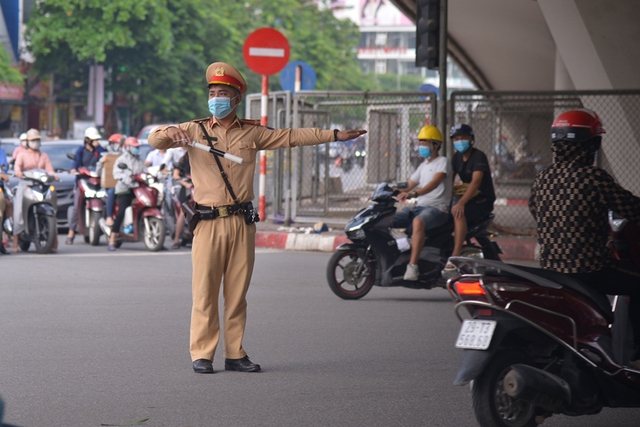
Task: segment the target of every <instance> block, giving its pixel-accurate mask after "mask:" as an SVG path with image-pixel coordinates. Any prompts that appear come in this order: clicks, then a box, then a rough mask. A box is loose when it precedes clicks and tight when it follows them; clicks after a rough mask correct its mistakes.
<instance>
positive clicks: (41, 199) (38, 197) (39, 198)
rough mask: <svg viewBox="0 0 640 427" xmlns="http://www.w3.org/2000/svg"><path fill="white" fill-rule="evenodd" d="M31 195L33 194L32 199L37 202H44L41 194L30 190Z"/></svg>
mask: <svg viewBox="0 0 640 427" xmlns="http://www.w3.org/2000/svg"><path fill="white" fill-rule="evenodd" d="M31 194H33V198H34V199H36V200H37V201H39V202H41V201H43V200H44V194H42V193H41V192H39V191H36V190H33V189H32V190H31Z"/></svg>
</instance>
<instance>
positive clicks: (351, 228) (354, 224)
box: [346, 216, 373, 233]
mask: <svg viewBox="0 0 640 427" xmlns="http://www.w3.org/2000/svg"><path fill="white" fill-rule="evenodd" d="M372 219H373V217H371V216H366V217H364V218H359V219H357V220H355V221H353V222H351V224H349V226H348V228H347V230H346V231H347V233H349V232H351V231H356V230H360V229H361V228H362V226H363V225H365V224H366V223H368V222H369V221H371V220H372Z"/></svg>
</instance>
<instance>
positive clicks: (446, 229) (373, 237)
mask: <svg viewBox="0 0 640 427" xmlns="http://www.w3.org/2000/svg"><path fill="white" fill-rule="evenodd" d="M401 187H402V186H401V185H400V184H399V185H398V188H401ZM398 194H399V191H398V190H397V189H394V188H392V187H390V186H389V184H388V183H386V182H383V183H382V184H380V185H379V186H378V188H376V190H374V192H373V194H372V195H371V201H372V202H374V204H371V205H369V206H368V207H366V208H364V209H362V210H361V211H360V212H358V213H357V214H356V215H355V216H354V217H353V219H352V220H351V221H350V222H349V224H347V226H346V227H345V232H346V234H347V237H348V238H349V239H350V240H351V241H352V242H353V243H345V244H343V245H341V246H339V247H338V248H337V250H336V252H335V253H334V254H333V255H332V256H331V259H330V260H329V264H328V265H327V281H328V283H329V287H330V288H331V290H332V291H333V293H335V294H336V295H337V296H339V297H340V298H342V299H359V298H362V297H363V296H365V295H366V294H367V293H369V291H370V290H371V288H372V287H373V286H384V287H389V286H403V287H406V288H412V289H431V288H434V287H444V286H445V285H446V281H445V279H443V278H442V275H441V271H442V269H443V268H444V266H445V264H446V263H447V260H448V258H449V256H450V255H451V252H452V251H453V219H450V221H449V222H447V224H445V225H444V226H442V227H439V228H438V229H435V230H429V231H428V233H427V235H426V237H425V245H424V248H423V249H422V251H421V252H420V259H419V261H418V267H419V269H420V276H419V278H418V280H417V281H407V280H404V273H405V271H406V268H407V264H408V263H409V258H410V255H411V251H410V250H409V248H410V246H409V242H408V237H410V232H411V230H410V228H409V229H407V235H404V234H402V233H399V232H396V231H395V230H392V229H391V224H392V219H393V215H394V214H395V213H396V207H395V203H396V202H397V200H396V199H395V196H397V195H398ZM493 218H494V215H493V214H490V215H488V216H486V217H485V218H482V219H481V220H480V221H478V222H475V223H470V224H469V226H468V231H467V236H466V240H465V244H464V246H463V249H462V256H465V257H472V258H486V259H491V260H500V254H501V253H502V251H501V250H500V248H499V246H498V245H497V243H495V242H493V241H492V240H491V239H490V235H491V234H490V233H489V232H488V231H487V227H489V226H490V225H491V223H492V222H493ZM472 238H473V239H475V240H476V242H477V243H478V244H479V246H477V245H474V244H472V243H471V239H472Z"/></svg>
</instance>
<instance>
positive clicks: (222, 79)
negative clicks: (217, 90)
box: [209, 74, 242, 91]
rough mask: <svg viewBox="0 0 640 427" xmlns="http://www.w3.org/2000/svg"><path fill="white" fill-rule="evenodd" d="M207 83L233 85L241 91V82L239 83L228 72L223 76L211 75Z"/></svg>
mask: <svg viewBox="0 0 640 427" xmlns="http://www.w3.org/2000/svg"><path fill="white" fill-rule="evenodd" d="M209 84H210V85H228V86H233V87H235V88H236V89H238V90H239V91H242V84H241V83H240V81H239V80H238V79H236V78H234V77H231V76H230V75H229V74H225V75H224V76H212V77H211V80H210V81H209Z"/></svg>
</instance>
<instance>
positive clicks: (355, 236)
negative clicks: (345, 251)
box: [347, 229, 367, 240]
mask: <svg viewBox="0 0 640 427" xmlns="http://www.w3.org/2000/svg"><path fill="white" fill-rule="evenodd" d="M347 237H348V238H349V239H351V240H362V239H364V238H365V237H367V236H366V234H365V232H364V230H363V229H358V230H356V231H347Z"/></svg>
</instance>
